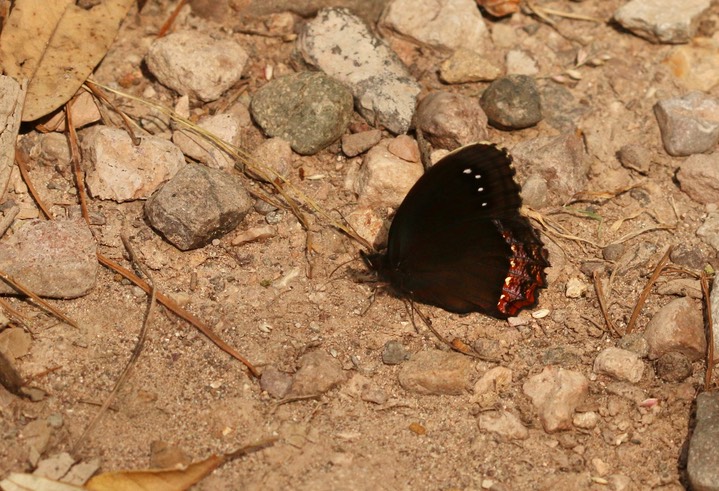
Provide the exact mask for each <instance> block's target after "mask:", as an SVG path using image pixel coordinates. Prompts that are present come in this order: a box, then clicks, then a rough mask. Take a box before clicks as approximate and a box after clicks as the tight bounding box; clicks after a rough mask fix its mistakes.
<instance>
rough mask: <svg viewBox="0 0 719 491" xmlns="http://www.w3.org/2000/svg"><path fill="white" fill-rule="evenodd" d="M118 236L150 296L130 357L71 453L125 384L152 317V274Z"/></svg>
mask: <svg viewBox="0 0 719 491" xmlns="http://www.w3.org/2000/svg"><path fill="white" fill-rule="evenodd" d="M120 238H121V239H122V243H123V244H124V245H125V249H127V252H128V254H129V255H130V262H132V263H133V264H134V265H135V267H136V268H137V269H138V270H140V272H142V274H144V275H145V276H146V277H147V280H148V282H149V285H150V298H149V299H148V302H147V310H146V311H145V317H144V319H143V320H142V328H141V329H140V334H139V336H138V338H137V343H136V344H135V348H134V349H133V350H132V355H131V356H130V359H129V360H128V361H127V363H126V364H125V368H123V370H122V372H121V373H120V376H119V377H118V378H117V381H116V382H115V386H114V387H113V389H112V392H110V395H108V396H107V398H106V399H105V402H103V404H102V406H101V407H100V410H99V411H98V412H97V413H96V414H95V416H94V417H93V418H92V421H90V424H89V425H87V427H86V428H85V431H83V432H82V435H80V438H78V439H77V441H76V442H75V445H73V448H72V453H77V451H78V450H79V449H80V447H81V446H82V444H83V443H84V441H85V438H86V437H87V435H89V434H90V433H91V432H92V430H93V429H94V428H95V426H96V425H97V423H98V422H99V421H100V419H101V418H102V416H103V415H104V414H105V411H107V408H109V407H110V405H111V404H112V403H113V402H114V400H115V398H116V397H117V394H118V393H119V392H120V389H121V388H122V387H123V386H124V385H125V382H126V381H127V380H128V379H129V378H130V372H131V371H132V368H133V367H134V366H135V363H136V362H137V359H138V358H139V357H140V353H142V348H143V346H144V345H145V339H147V331H148V329H149V327H150V320H151V319H152V315H153V313H154V312H155V305H156V294H157V292H156V290H155V282H154V281H153V278H152V275H151V274H150V272H149V271H148V270H147V268H144V267H143V266H142V264H141V263H140V262H139V261H138V259H137V255H136V254H135V251H134V250H133V248H132V244H131V243H130V240H129V239H128V238H127V237H126V236H125V235H121V236H120Z"/></svg>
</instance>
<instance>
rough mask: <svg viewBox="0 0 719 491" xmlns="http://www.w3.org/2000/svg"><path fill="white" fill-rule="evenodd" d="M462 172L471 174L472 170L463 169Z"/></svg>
mask: <svg viewBox="0 0 719 491" xmlns="http://www.w3.org/2000/svg"><path fill="white" fill-rule="evenodd" d="M462 172H463V173H465V174H471V173H472V169H464V170H463V171H462Z"/></svg>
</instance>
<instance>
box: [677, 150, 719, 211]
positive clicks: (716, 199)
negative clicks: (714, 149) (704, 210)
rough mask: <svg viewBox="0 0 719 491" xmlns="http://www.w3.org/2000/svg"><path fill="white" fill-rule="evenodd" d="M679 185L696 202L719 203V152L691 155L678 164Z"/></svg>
mask: <svg viewBox="0 0 719 491" xmlns="http://www.w3.org/2000/svg"><path fill="white" fill-rule="evenodd" d="M677 180H678V181H679V185H680V187H681V189H682V191H684V192H685V193H687V194H688V195H689V197H690V198H691V199H693V200H694V201H696V202H698V203H705V204H708V203H719V153H713V154H711V155H701V154H700V155H692V156H691V157H689V158H688V159H686V160H685V161H684V162H682V163H681V164H680V165H679V171H678V172H677Z"/></svg>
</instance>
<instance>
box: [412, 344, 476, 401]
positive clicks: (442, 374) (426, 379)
mask: <svg viewBox="0 0 719 491" xmlns="http://www.w3.org/2000/svg"><path fill="white" fill-rule="evenodd" d="M472 372H473V364H472V361H471V359H470V358H468V357H466V356H464V355H461V354H459V353H450V352H446V351H440V350H427V351H420V352H419V353H417V354H415V355H413V356H412V358H411V359H410V360H409V361H407V362H405V363H404V364H403V365H402V369H401V370H400V372H399V383H400V385H402V387H403V388H404V389H405V390H407V391H409V392H415V393H418V394H429V395H441V394H446V395H462V394H464V393H465V392H466V391H467V387H468V386H469V385H470V383H471V381H470V376H471V374H472Z"/></svg>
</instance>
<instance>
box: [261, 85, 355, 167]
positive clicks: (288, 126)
mask: <svg viewBox="0 0 719 491" xmlns="http://www.w3.org/2000/svg"><path fill="white" fill-rule="evenodd" d="M250 111H251V112H252V117H253V118H254V119H255V121H256V122H257V124H259V125H260V127H261V128H262V130H263V131H264V132H265V133H266V134H268V135H269V136H278V137H280V138H283V139H285V140H287V141H288V142H290V145H291V146H292V149H293V150H294V151H295V152H297V153H299V154H302V155H312V154H315V153H317V152H319V151H320V150H322V149H323V148H325V147H327V146H328V145H330V144H331V143H333V142H334V141H335V140H337V139H339V137H340V136H342V133H344V132H345V130H346V129H347V126H348V125H349V122H350V118H351V117H352V94H351V93H350V91H349V90H348V89H347V87H346V86H345V85H343V84H341V83H340V82H338V81H337V80H335V79H333V78H332V77H328V76H327V75H325V74H324V73H320V72H302V73H297V74H293V75H288V76H286V77H282V78H278V79H275V80H271V81H270V82H269V83H267V84H266V85H264V86H263V87H262V88H260V89H259V90H258V91H257V92H255V94H254V96H253V97H252V103H251V105H250Z"/></svg>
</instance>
